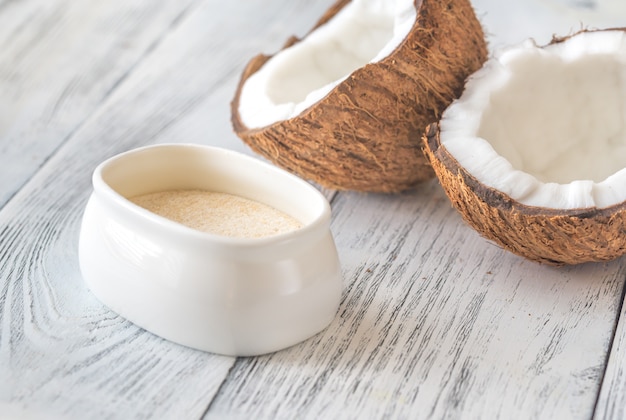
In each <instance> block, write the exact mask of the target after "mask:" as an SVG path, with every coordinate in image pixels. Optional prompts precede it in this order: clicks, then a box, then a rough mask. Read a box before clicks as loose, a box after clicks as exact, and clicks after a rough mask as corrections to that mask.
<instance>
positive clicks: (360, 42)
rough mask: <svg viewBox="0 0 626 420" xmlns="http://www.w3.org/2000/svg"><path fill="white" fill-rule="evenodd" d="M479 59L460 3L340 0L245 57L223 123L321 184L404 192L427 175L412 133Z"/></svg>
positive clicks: (474, 26)
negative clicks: (302, 29)
mask: <svg viewBox="0 0 626 420" xmlns="http://www.w3.org/2000/svg"><path fill="white" fill-rule="evenodd" d="M486 56H487V49H486V44H485V40H484V35H483V31H482V28H481V26H480V23H479V22H478V20H477V18H476V16H475V14H474V10H473V9H472V6H471V5H470V2H469V0H421V1H420V0H416V1H414V0H395V1H390V0H353V1H345V0H341V1H339V2H338V3H337V4H335V5H334V6H333V7H331V8H330V9H329V10H328V11H327V12H326V14H325V15H324V16H323V17H322V18H321V19H320V21H319V22H318V23H317V25H316V26H315V27H314V29H313V30H312V31H311V32H309V33H308V35H306V36H305V37H304V38H303V39H302V40H298V39H295V38H292V39H291V40H289V42H288V43H287V45H286V46H285V48H284V49H283V50H281V51H280V52H279V53H277V54H276V55H274V56H272V57H270V56H265V55H259V56H257V57H255V58H253V59H252V60H251V61H250V63H249V64H248V66H247V67H246V69H245V70H244V72H243V75H242V77H241V81H240V83H239V86H238V88H237V91H236V94H235V98H234V100H233V102H232V104H231V112H232V123H233V128H234V130H235V132H236V133H237V135H238V136H239V137H241V138H242V139H243V140H244V142H246V143H247V144H248V145H249V146H250V147H251V148H252V149H253V150H254V151H255V152H257V153H259V154H261V155H263V156H264V157H266V158H267V159H269V160H270V161H272V162H274V163H275V164H277V165H279V166H282V167H283V168H285V169H287V170H289V171H292V172H294V173H296V174H298V175H300V176H302V177H304V178H306V179H309V180H312V181H315V182H317V183H318V184H321V185H323V186H326V187H330V188H335V189H349V190H358V191H378V192H396V191H401V190H405V189H408V188H411V187H413V186H414V185H415V184H417V183H418V182H420V181H422V180H425V179H429V178H431V177H433V176H434V173H433V171H432V169H431V168H430V166H429V165H428V164H427V161H426V159H425V158H424V155H423V153H422V151H421V142H420V137H421V134H422V133H423V130H424V129H425V127H426V125H427V124H428V123H430V122H433V121H436V120H437V119H438V118H439V117H440V115H441V112H442V111H443V109H445V107H446V106H448V105H449V104H450V103H451V102H452V100H453V99H455V98H457V97H458V96H459V95H460V94H461V92H462V89H463V84H464V81H465V79H466V77H467V76H468V75H470V74H471V73H473V72H474V71H475V70H477V69H478V68H480V66H481V65H482V63H483V62H484V61H485V59H486Z"/></svg>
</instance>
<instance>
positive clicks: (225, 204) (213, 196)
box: [130, 190, 302, 238]
mask: <svg viewBox="0 0 626 420" xmlns="http://www.w3.org/2000/svg"><path fill="white" fill-rule="evenodd" d="M130 201H132V202H133V203H135V204H137V205H139V206H141V207H143V208H145V209H146V210H149V211H151V212H153V213H156V214H158V215H159V216H163V217H167V218H168V219H171V220H173V221H175V222H178V223H181V224H183V225H185V226H188V227H190V228H193V229H197V230H200V231H203V232H208V233H213V234H216V235H222V236H233V237H239V238H261V237H265V236H272V235H277V234H279V233H284V232H289V231H292V230H296V229H298V228H300V227H302V224H301V223H300V222H299V221H297V220H296V219H294V218H293V217H291V216H289V215H287V214H285V213H283V212H281V211H279V210H276V209H275V208H273V207H270V206H267V205H265V204H261V203H259V202H257V201H253V200H249V199H247V198H243V197H240V196H237V195H232V194H225V193H218V192H212V191H202V190H170V191H162V192H157V193H152V194H145V195H140V196H136V197H132V198H130Z"/></svg>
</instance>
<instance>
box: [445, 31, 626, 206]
mask: <svg viewBox="0 0 626 420" xmlns="http://www.w3.org/2000/svg"><path fill="white" fill-rule="evenodd" d="M440 129H441V132H440V138H441V143H442V145H443V146H445V148H446V149H447V150H448V151H449V152H450V153H451V154H452V156H454V157H455V159H456V160H457V161H458V162H459V164H460V165H461V166H462V167H464V168H465V169H466V170H468V171H469V172H470V173H471V174H472V175H473V176H474V177H475V178H476V179H478V180H479V181H480V182H481V183H482V184H484V185H486V186H488V187H491V188H494V189H497V190H499V191H501V192H503V193H505V194H507V195H509V196H510V197H511V198H513V199H514V200H516V201H518V202H520V203H523V204H526V205H530V206H536V207H545V208H555V209H574V208H589V207H598V208H605V207H609V206H611V205H614V204H618V203H621V202H624V201H626V36H625V35H624V32H623V31H598V32H586V33H581V34H577V35H575V36H573V37H571V38H569V39H568V40H566V41H563V42H560V43H556V44H552V45H549V46H546V47H543V48H540V47H538V46H537V45H535V44H534V43H533V42H532V41H528V42H526V43H524V44H522V45H520V46H517V47H514V48H511V49H508V50H506V51H504V52H502V53H501V55H500V56H499V57H498V58H493V59H491V60H489V61H488V62H487V63H486V64H485V66H484V67H483V68H482V69H481V70H479V71H478V72H476V73H475V74H474V75H473V76H472V77H471V78H470V79H469V80H468V82H467V83H466V86H465V91H464V93H463V95H462V96H461V98H459V99H458V100H457V101H456V102H454V103H453V104H452V105H451V106H450V107H448V109H447V110H446V111H445V112H444V114H443V116H442V119H441V121H440Z"/></svg>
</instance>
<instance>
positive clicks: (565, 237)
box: [424, 124, 626, 265]
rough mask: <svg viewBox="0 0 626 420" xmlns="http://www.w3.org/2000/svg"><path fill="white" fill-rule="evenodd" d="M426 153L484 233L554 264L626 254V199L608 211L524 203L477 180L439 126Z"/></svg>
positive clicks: (473, 223)
mask: <svg viewBox="0 0 626 420" xmlns="http://www.w3.org/2000/svg"><path fill="white" fill-rule="evenodd" d="M424 146H425V147H424V151H425V154H426V156H427V157H428V159H429V161H430V163H431V165H432V167H433V169H434V171H435V173H436V174H437V177H438V178H439V181H440V183H441V186H442V187H443V189H444V190H445V192H446V194H447V195H448V197H449V198H450V201H451V202H452V205H453V206H454V207H455V208H456V209H457V210H458V211H459V212H460V213H461V215H462V216H463V219H464V220H465V221H466V222H467V223H468V224H469V225H470V226H472V227H473V228H474V229H475V230H476V231H478V232H479V233H480V234H481V235H482V236H484V237H486V238H487V239H490V240H492V241H494V242H496V243H497V244H499V245H500V246H502V247H503V248H505V249H507V250H509V251H511V252H513V253H515V254H517V255H521V256H522V257H525V258H528V259H530V260H533V261H538V262H541V263H547V264H551V265H563V264H579V263H584V262H590V261H609V260H613V259H615V258H617V257H619V256H621V255H624V254H626V234H625V232H626V202H624V203H621V204H618V205H615V206H611V207H608V208H604V209H598V208H595V207H594V208H584V209H549V208H541V207H533V206H528V205H524V204H521V203H519V202H517V201H516V200H513V199H512V198H511V197H509V196H508V195H506V194H504V193H502V192H500V191H498V190H495V189H493V188H490V187H488V186H486V185H484V184H482V183H481V182H480V181H478V180H477V179H476V178H475V177H474V176H473V175H472V174H470V173H469V172H468V171H467V170H466V169H465V168H463V167H462V166H461V165H460V164H459V163H458V161H457V160H456V159H455V158H454V157H453V156H452V155H451V154H450V152H448V150H447V149H446V148H445V146H442V145H441V141H440V138H439V125H438V124H432V125H430V126H429V127H428V129H427V131H426V134H425V136H424Z"/></svg>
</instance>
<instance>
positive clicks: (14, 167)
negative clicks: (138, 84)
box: [0, 0, 192, 207]
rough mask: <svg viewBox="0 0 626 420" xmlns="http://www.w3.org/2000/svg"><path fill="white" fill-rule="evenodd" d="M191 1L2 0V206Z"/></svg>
mask: <svg viewBox="0 0 626 420" xmlns="http://www.w3.org/2000/svg"><path fill="white" fill-rule="evenodd" d="M190 3H192V2H191V0H184V1H175V2H171V1H163V0H158V1H145V0H131V1H117V0H116V1H104V2H85V1H67V0H58V1H57V0H55V1H48V0H21V1H19V2H3V3H2V4H0V207H2V205H3V204H4V203H5V202H6V201H7V200H8V199H9V198H10V197H11V196H12V195H13V194H14V193H15V191H17V190H18V189H19V188H20V186H21V185H23V184H24V183H25V182H26V181H27V180H28V178H30V177H31V176H32V174H33V173H35V172H36V171H37V169H38V168H39V167H40V166H41V165H42V164H43V163H44V162H45V161H46V159H48V157H49V156H50V155H51V154H52V153H54V151H55V150H56V149H57V148H58V147H59V146H60V145H61V144H63V142H64V141H65V140H67V138H68V137H69V136H70V135H71V134H72V132H74V131H75V130H76V129H77V128H78V127H79V126H80V125H81V124H82V123H83V122H84V120H85V119H86V118H87V117H88V116H89V115H90V114H91V113H92V112H93V111H94V110H95V109H97V107H98V106H100V105H101V103H102V102H103V101H104V100H105V99H106V98H107V96H108V95H109V94H110V92H111V91H113V90H115V88H116V86H117V84H118V83H120V81H122V80H124V78H125V77H126V76H127V74H128V73H129V72H131V71H132V69H133V67H134V66H135V65H136V64H137V63H138V62H140V61H141V60H142V58H143V57H144V56H145V54H147V53H148V52H149V51H150V49H151V48H153V47H154V46H155V45H156V44H158V42H159V39H160V37H162V36H166V35H167V33H168V31H169V29H170V28H171V27H172V26H173V25H174V26H175V24H176V22H177V21H178V19H180V18H181V16H184V15H185V13H186V12H187V10H188V8H189V5H190Z"/></svg>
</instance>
